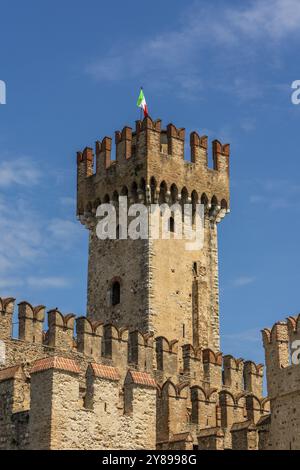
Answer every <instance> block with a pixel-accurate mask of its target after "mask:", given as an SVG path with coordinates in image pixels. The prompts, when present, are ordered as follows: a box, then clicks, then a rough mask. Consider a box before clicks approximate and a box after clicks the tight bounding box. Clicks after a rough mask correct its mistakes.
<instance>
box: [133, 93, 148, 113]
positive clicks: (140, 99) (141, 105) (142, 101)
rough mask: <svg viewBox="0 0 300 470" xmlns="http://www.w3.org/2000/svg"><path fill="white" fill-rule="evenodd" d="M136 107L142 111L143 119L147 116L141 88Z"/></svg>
mask: <svg viewBox="0 0 300 470" xmlns="http://www.w3.org/2000/svg"><path fill="white" fill-rule="evenodd" d="M136 105H137V106H138V107H139V108H141V109H142V110H143V111H144V117H146V116H148V107H147V103H146V98H145V95H144V92H143V88H141V91H140V94H139V97H138V100H137V103H136Z"/></svg>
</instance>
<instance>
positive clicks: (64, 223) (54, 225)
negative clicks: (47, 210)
mask: <svg viewBox="0 0 300 470" xmlns="http://www.w3.org/2000/svg"><path fill="white" fill-rule="evenodd" d="M46 232H47V233H48V234H50V237H51V238H50V241H54V242H55V243H58V242H64V243H65V244H67V245H70V244H72V243H73V242H74V240H75V239H76V238H77V237H78V235H79V233H80V232H81V233H82V227H81V226H80V225H79V224H78V223H76V222H72V221H71V220H65V219H58V218H55V219H52V220H50V222H49V224H48V226H47V228H46ZM45 236H48V235H47V234H45Z"/></svg>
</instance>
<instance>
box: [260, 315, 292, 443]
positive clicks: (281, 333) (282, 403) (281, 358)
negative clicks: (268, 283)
mask: <svg viewBox="0 0 300 470" xmlns="http://www.w3.org/2000/svg"><path fill="white" fill-rule="evenodd" d="M262 336H263V344H264V348H265V359H266V368H267V386H268V395H269V397H270V406H271V419H270V435H269V439H268V442H269V443H268V445H269V447H270V448H272V449H279V450H280V449H282V450H283V449H285V450H288V449H290V450H291V449H299V448H300V437H299V432H298V430H299V429H300V411H299V410H300V364H299V362H300V360H299V358H300V342H299V315H298V316H296V317H288V319H287V321H286V322H285V321H280V322H277V323H275V325H273V327H272V329H269V328H265V329H264V330H263V331H262Z"/></svg>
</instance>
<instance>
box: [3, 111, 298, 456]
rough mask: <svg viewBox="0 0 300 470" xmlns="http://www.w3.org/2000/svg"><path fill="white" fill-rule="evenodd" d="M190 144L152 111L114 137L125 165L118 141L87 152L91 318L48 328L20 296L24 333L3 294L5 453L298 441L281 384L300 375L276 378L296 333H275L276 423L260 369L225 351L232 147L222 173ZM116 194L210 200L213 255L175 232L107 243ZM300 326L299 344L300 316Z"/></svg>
mask: <svg viewBox="0 0 300 470" xmlns="http://www.w3.org/2000/svg"><path fill="white" fill-rule="evenodd" d="M184 146H185V131H184V129H177V128H176V127H175V126H174V125H172V124H169V125H168V126H167V128H166V129H165V130H163V129H161V123H160V121H155V122H154V121H152V119H151V118H150V117H147V118H145V119H144V120H143V121H137V123H136V130H135V132H132V129H131V128H129V127H125V128H124V129H123V130H122V132H116V158H113V156H114V153H115V152H112V145H111V139H110V138H109V137H105V138H104V139H103V140H102V142H96V149H95V154H94V151H93V150H92V149H91V148H89V147H86V148H85V149H84V150H83V151H82V152H78V154H77V215H78V218H79V219H80V221H81V222H82V223H83V224H84V225H85V226H86V227H87V228H88V229H89V233H90V237H89V267H88V295H87V297H88V298H87V316H83V317H76V315H73V314H67V315H63V314H62V313H61V312H60V311H59V310H57V309H49V311H48V321H47V325H45V324H44V322H45V310H46V309H45V306H42V305H38V306H33V305H31V304H30V303H28V302H25V301H22V302H20V303H19V304H18V324H19V331H18V337H15V336H14V335H13V334H12V324H13V315H14V308H15V307H14V305H15V299H13V298H3V297H0V450H2V449H85V450H88V449H123V450H125V449H161V450H167V449H176V450H180V449H183V450H191V449H199V450H202V449H258V448H259V449H266V448H277V447H278V448H286V447H287V446H290V443H292V446H293V448H294V447H295V446H296V445H297V446H299V444H298V441H297V442H296V441H293V439H292V438H290V437H289V438H285V441H284V442H283V440H282V438H281V437H280V435H279V434H280V433H281V430H284V433H285V434H286V435H287V434H288V433H287V432H286V429H287V427H288V424H287V423H286V420H285V413H286V411H285V410H286V409H287V403H286V399H285V395H286V390H285V388H284V386H282V385H281V381H282V378H284V379H288V378H289V374H290V373H291V372H292V376H293V377H292V378H290V379H289V380H286V383H288V384H289V387H290V388H291V389H292V393H294V391H295V390H296V391H297V390H298V391H299V387H298V377H299V372H298V371H299V370H300V369H299V368H298V369H297V368H295V370H294V368H293V370H291V369H290V368H289V367H287V368H286V370H285V371H281V370H279V369H281V366H282V365H284V366H285V365H287V361H286V354H287V350H286V349H287V344H286V343H287V337H286V331H285V330H286V327H284V328H285V330H284V331H285V333H284V335H285V336H284V337H282V335H283V333H282V331H281V330H280V331H279V327H278V328H277V327H276V328H277V329H274V332H275V333H276V334H275V333H274V332H273V330H272V332H270V331H269V330H266V332H265V336H266V338H265V348H266V363H267V377H268V386H269V388H270V395H271V400H272V402H271V409H272V407H273V409H275V412H276V413H277V411H276V410H280V414H279V415H278V416H277V415H276V416H275V417H274V418H272V416H270V401H269V399H268V398H267V397H265V398H264V397H263V366H262V365H261V364H255V363H254V362H252V361H249V360H247V361H245V360H244V359H241V358H234V357H233V356H231V355H228V354H227V355H223V354H222V352H221V351H220V346H219V341H220V335H219V287H218V248H217V224H218V222H220V221H221V219H222V218H223V217H224V215H225V214H226V213H227V212H228V211H229V145H222V144H221V143H220V142H218V141H214V142H213V145H212V157H213V168H209V166H208V149H207V147H208V145H207V138H206V137H205V136H199V135H198V134H197V133H196V132H192V133H191V135H190V153H191V155H190V156H191V158H190V159H189V160H185V158H184V156H185V149H184ZM119 195H124V196H127V199H128V206H129V207H132V204H133V203H135V202H143V203H144V204H145V205H147V206H149V204H151V203H152V204H155V203H160V204H161V203H165V204H168V205H170V206H171V205H172V204H173V203H175V202H176V201H177V202H178V203H180V204H185V203H189V202H190V203H192V205H193V208H195V207H196V204H197V203H202V204H203V206H204V208H205V210H204V245H203V247H202V249H201V250H200V249H199V250H197V251H196V250H191V251H189V250H187V249H186V240H185V239H183V240H180V239H176V238H175V236H173V234H172V233H170V239H167V240H163V239H157V240H156V239H155V240H154V239H151V238H146V239H138V240H132V239H130V238H129V239H122V236H123V235H124V234H123V228H124V227H121V226H119V230H118V233H119V237H118V239H117V240H100V239H99V238H98V237H97V234H96V225H97V217H96V211H97V208H98V207H99V204H100V203H107V202H113V204H114V206H115V207H116V210H117V211H118V197H119ZM176 223H177V222H176ZM170 232H172V230H171V224H170ZM120 234H121V235H120ZM290 325H292V327H293V328H294V329H293V328H291V326H290V335H292V338H294V336H293V335H294V331H296V333H295V334H297V335H298V333H299V319H298V320H296V319H294V320H290ZM44 326H46V328H47V329H46V331H44ZM277 330H278V332H277ZM277 333H278V334H277ZM297 338H298V336H297ZM275 340H276V341H275ZM277 340H278V341H277ZM283 341H285V343H284V345H283ZM275 343H276V344H275ZM274 351H275V353H274ZM276 351H277V352H276ZM278 351H279V352H278ZM279 355H280V360H279V359H277V356H278V358H279ZM281 356H282V357H283V358H284V361H285V362H284V361H283V359H282V357H281ZM282 361H283V362H282ZM274 374H275V375H274ZM293 387H294V388H293ZM41 397H42V399H41ZM274 407H275V408H274ZM292 413H294V409H293V408H290V409H289V411H288V415H289V416H290V415H292ZM294 414H295V413H294ZM272 419H273V421H272ZM298 423H299V416H298V415H297V422H296V423H294V421H293V426H294V424H295V426H296V427H297V428H298V429H299V424H298ZM290 435H291V433H289V436H290ZM270 436H271V437H270Z"/></svg>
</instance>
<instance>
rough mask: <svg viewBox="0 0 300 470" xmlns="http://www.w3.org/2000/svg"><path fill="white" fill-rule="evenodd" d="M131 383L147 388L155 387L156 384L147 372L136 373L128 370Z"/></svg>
mask: <svg viewBox="0 0 300 470" xmlns="http://www.w3.org/2000/svg"><path fill="white" fill-rule="evenodd" d="M129 374H130V375H131V378H132V382H133V383H135V384H137V385H146V386H147V387H156V382H155V380H154V379H153V377H151V375H150V374H147V372H137V371H136V370H130V371H129Z"/></svg>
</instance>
